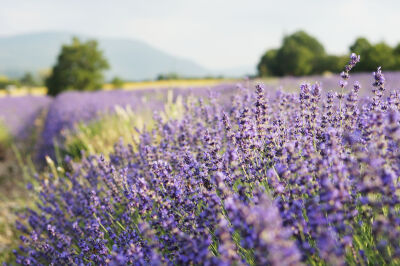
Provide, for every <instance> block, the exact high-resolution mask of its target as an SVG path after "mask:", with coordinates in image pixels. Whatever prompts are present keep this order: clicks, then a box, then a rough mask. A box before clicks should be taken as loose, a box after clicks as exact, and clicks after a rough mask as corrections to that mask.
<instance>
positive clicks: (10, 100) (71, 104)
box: [0, 72, 400, 159]
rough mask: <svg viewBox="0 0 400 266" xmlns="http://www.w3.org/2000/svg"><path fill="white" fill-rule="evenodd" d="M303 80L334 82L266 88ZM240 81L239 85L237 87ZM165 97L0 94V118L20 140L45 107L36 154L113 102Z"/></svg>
mask: <svg viewBox="0 0 400 266" xmlns="http://www.w3.org/2000/svg"><path fill="white" fill-rule="evenodd" d="M386 77H387V82H388V84H389V85H392V87H395V86H398V85H399V84H400V73H398V72H390V73H387V74H386ZM368 79H369V74H367V73H356V74H354V76H353V77H352V78H351V79H350V80H349V82H353V81H355V80H357V81H359V82H360V84H361V85H362V87H366V88H368V87H369V83H368ZM305 81H318V82H319V84H320V85H321V86H322V87H323V88H325V89H332V88H335V87H337V86H338V82H337V79H336V77H334V76H329V77H326V76H325V77H324V76H310V77H301V78H295V77H284V78H281V79H279V80H278V81H276V82H274V81H272V82H269V84H268V87H269V88H268V89H269V90H272V89H274V90H275V89H276V88H283V89H284V90H287V89H290V88H295V87H298V86H299V85H300V84H301V83H302V82H305ZM244 84H245V85H247V86H249V83H246V82H245V83H244ZM240 86H242V85H239V87H240ZM237 88H238V86H237V85H233V84H227V85H220V86H216V87H214V88H213V89H212V90H213V91H217V92H219V93H221V94H222V95H223V97H221V98H223V100H225V101H226V100H228V99H229V97H228V96H229V95H232V94H233V93H235V92H236V91H237ZM208 90H209V89H208V88H196V89H193V90H187V89H174V90H173V91H174V94H175V95H178V94H181V95H182V94H183V95H188V94H194V95H195V96H205V95H206V94H207V92H208ZM367 92H368V90H367V89H365V90H362V91H361V94H366V95H367ZM165 99H166V91H165V90H164V91H160V90H139V91H119V90H117V91H99V92H67V93H64V94H61V95H60V96H59V97H57V98H55V99H52V98H50V97H46V96H43V97H35V96H24V97H3V98H0V119H1V120H0V121H1V123H2V124H4V125H5V126H6V128H7V129H8V130H9V133H11V134H12V135H13V136H14V137H15V138H16V139H18V140H21V139H22V140H23V139H26V138H28V137H29V136H30V134H31V133H32V129H33V128H34V126H35V120H36V118H37V117H38V115H40V114H44V113H46V111H48V112H47V113H48V115H47V118H46V120H45V126H44V130H43V134H42V136H41V139H40V140H39V141H40V143H41V145H40V149H39V156H38V157H39V158H40V159H42V158H43V157H44V155H46V154H50V155H53V145H54V141H55V140H56V139H57V138H58V137H59V136H60V135H62V132H63V131H64V130H67V129H71V128H73V127H74V125H75V124H76V123H77V122H79V121H86V122H87V121H90V120H93V119H95V118H96V117H98V116H99V114H100V113H105V112H109V111H112V109H113V107H114V106H115V105H120V106H127V105H129V106H131V107H134V109H135V110H141V109H143V108H146V109H150V110H158V111H159V110H160V108H162V106H163V102H165Z"/></svg>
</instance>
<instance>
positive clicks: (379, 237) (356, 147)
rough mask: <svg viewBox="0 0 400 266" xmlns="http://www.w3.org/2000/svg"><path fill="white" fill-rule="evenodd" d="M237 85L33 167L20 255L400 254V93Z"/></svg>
mask: <svg viewBox="0 0 400 266" xmlns="http://www.w3.org/2000/svg"><path fill="white" fill-rule="evenodd" d="M358 61H359V57H357V56H356V55H354V54H353V55H352V56H351V59H350V62H349V64H348V65H347V66H346V68H345V71H344V72H343V73H342V74H341V77H342V81H341V82H340V84H341V89H342V90H343V92H344V93H343V94H341V93H339V94H335V93H331V92H328V93H327V94H326V97H324V98H322V92H321V87H320V86H319V85H318V84H313V85H309V84H303V85H301V88H300V93H284V92H277V93H273V94H270V95H265V90H264V88H263V87H262V86H260V85H258V86H256V90H255V92H252V91H247V90H242V91H241V93H240V94H239V93H238V94H236V95H235V96H234V97H233V99H232V101H231V104H230V105H228V106H222V105H221V104H219V103H218V99H216V98H211V99H209V101H207V104H206V103H205V102H204V101H202V100H199V101H198V102H194V103H193V102H192V103H188V104H187V105H186V112H185V114H184V117H183V119H181V120H172V121H167V122H163V121H161V120H160V119H158V118H157V116H156V117H155V119H156V120H157V121H159V122H158V126H157V127H156V128H155V129H154V130H153V131H152V132H146V131H144V132H142V134H141V141H140V142H139V143H138V144H137V146H135V147H132V146H125V145H123V144H122V143H120V144H117V145H116V146H115V150H114V153H113V154H110V156H109V157H110V161H106V160H105V159H104V157H102V156H89V157H87V158H86V159H83V160H82V162H80V163H74V162H72V161H70V160H68V158H67V160H66V164H68V167H66V169H68V170H67V171H66V172H65V173H64V172H63V171H61V172H59V173H57V172H53V174H50V175H45V176H46V177H48V176H50V178H42V177H41V176H37V177H36V178H37V182H38V184H40V185H39V187H36V191H39V198H40V201H39V202H38V210H36V211H35V210H30V211H28V212H27V213H26V219H25V220H21V222H20V223H18V228H19V230H20V231H21V232H22V234H23V235H22V237H21V239H22V241H23V245H21V247H20V249H19V251H16V252H15V254H16V262H17V263H22V264H26V265H29V264H33V265H42V264H43V265H46V264H49V263H52V264H54V265H58V264H71V265H72V264H79V265H81V264H82V265H105V264H109V265H126V264H133V265H176V264H177V265H202V264H205V265H242V264H244V265H248V264H249V265H301V264H303V263H307V264H312V265H324V264H325V263H327V264H329V265H345V264H357V265H378V264H383V265H384V264H398V263H400V260H399V259H400V243H399V239H400V229H399V228H400V219H399V207H400V205H399V203H400V202H399V192H400V190H399V185H400V184H399V182H398V178H399V175H400V169H399V165H400V149H399V145H400V123H399V121H400V116H399V110H400V95H399V94H398V92H397V91H395V90H393V91H391V92H390V94H389V97H387V98H386V97H384V96H383V95H384V92H385V86H384V85H385V78H384V76H383V74H382V72H381V70H380V69H378V70H377V72H375V73H374V79H373V82H371V83H373V87H374V90H373V94H372V97H371V98H360V97H359V92H360V83H358V82H355V83H354V86H353V87H348V86H347V85H346V83H347V81H348V79H349V71H350V70H351V68H352V67H353V66H354V65H355V64H356V63H357V62H358Z"/></svg>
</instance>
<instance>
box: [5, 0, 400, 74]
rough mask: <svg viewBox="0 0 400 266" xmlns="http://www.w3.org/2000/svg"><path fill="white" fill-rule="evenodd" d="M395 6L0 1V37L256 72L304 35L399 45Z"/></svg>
mask: <svg viewBox="0 0 400 266" xmlns="http://www.w3.org/2000/svg"><path fill="white" fill-rule="evenodd" d="M399 26H400V1H398V0H369V1H366V0H335V1H331V0H292V1H289V0H275V1H270V0H196V1H194V0H79V1H78V0H0V36H9V35H17V34H23V33H31V32H41V31H68V32H71V33H76V34H86V35H91V36H99V37H113V38H129V39H138V40H142V41H145V42H147V43H149V44H151V45H152V46H154V47H157V48H159V49H161V50H164V51H166V52H168V53H170V54H172V55H176V56H181V57H185V58H188V59H192V60H194V61H196V62H197V63H199V64H201V65H203V66H204V67H207V68H209V69H234V68H238V67H244V66H255V65H256V64H257V62H258V60H259V58H260V57H261V55H262V54H263V53H264V52H265V51H266V50H267V49H270V48H275V47H278V46H279V45H280V43H281V40H282V37H283V36H285V35H287V34H290V33H293V32H294V31H296V30H299V29H303V30H305V31H306V32H308V33H309V34H311V35H313V36H315V37H316V38H317V39H318V40H320V41H321V42H322V44H323V45H324V46H325V48H326V50H327V51H328V52H330V53H347V52H348V47H349V46H350V45H351V43H352V42H354V40H355V38H356V37H358V36H365V37H367V38H368V39H369V40H370V41H372V42H377V41H386V42H388V43H389V44H391V45H394V44H397V43H398V42H400V30H399V29H398V28H399Z"/></svg>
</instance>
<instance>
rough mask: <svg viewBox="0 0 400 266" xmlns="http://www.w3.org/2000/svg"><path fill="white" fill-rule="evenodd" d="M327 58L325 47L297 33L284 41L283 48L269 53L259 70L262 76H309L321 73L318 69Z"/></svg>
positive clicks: (309, 37) (264, 57)
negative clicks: (319, 64) (321, 61)
mask: <svg viewBox="0 0 400 266" xmlns="http://www.w3.org/2000/svg"><path fill="white" fill-rule="evenodd" d="M325 56H326V52H325V49H324V47H323V45H322V44H321V43H320V42H319V41H318V40H317V39H316V38H314V37H312V36H311V35H309V34H307V33H306V32H304V31H297V32H295V33H293V34H291V35H288V36H286V37H285V38H284V39H283V42H282V46H281V47H280V48H279V49H276V50H269V51H267V52H266V53H265V54H264V55H263V56H262V58H261V60H260V62H259V64H258V66H257V68H258V74H259V75H260V76H266V75H277V76H282V75H294V76H301V75H309V74H314V73H321V72H322V71H323V70H321V69H319V68H316V66H317V65H318V63H319V61H320V60H323V59H324V57H325Z"/></svg>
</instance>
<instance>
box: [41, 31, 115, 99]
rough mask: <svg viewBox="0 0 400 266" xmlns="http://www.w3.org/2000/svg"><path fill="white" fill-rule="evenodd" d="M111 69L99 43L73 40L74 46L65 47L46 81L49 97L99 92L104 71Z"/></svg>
mask: <svg viewBox="0 0 400 266" xmlns="http://www.w3.org/2000/svg"><path fill="white" fill-rule="evenodd" d="M108 68H109V64H108V62H107V60H106V59H105V58H104V56H103V53H102V51H100V50H99V49H98V44H97V41H95V40H89V41H87V42H81V41H80V40H79V39H78V38H76V37H74V38H73V39H72V44H70V45H63V46H62V49H61V52H60V54H59V55H58V58H57V63H56V64H55V66H54V67H53V69H52V73H51V75H50V76H49V77H48V78H47V79H46V86H47V88H48V94H49V95H52V96H54V95H57V94H59V93H60V92H63V91H66V90H73V89H75V90H81V91H82V90H97V89H99V88H101V86H102V84H103V81H104V77H103V71H104V70H106V69H108Z"/></svg>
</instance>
